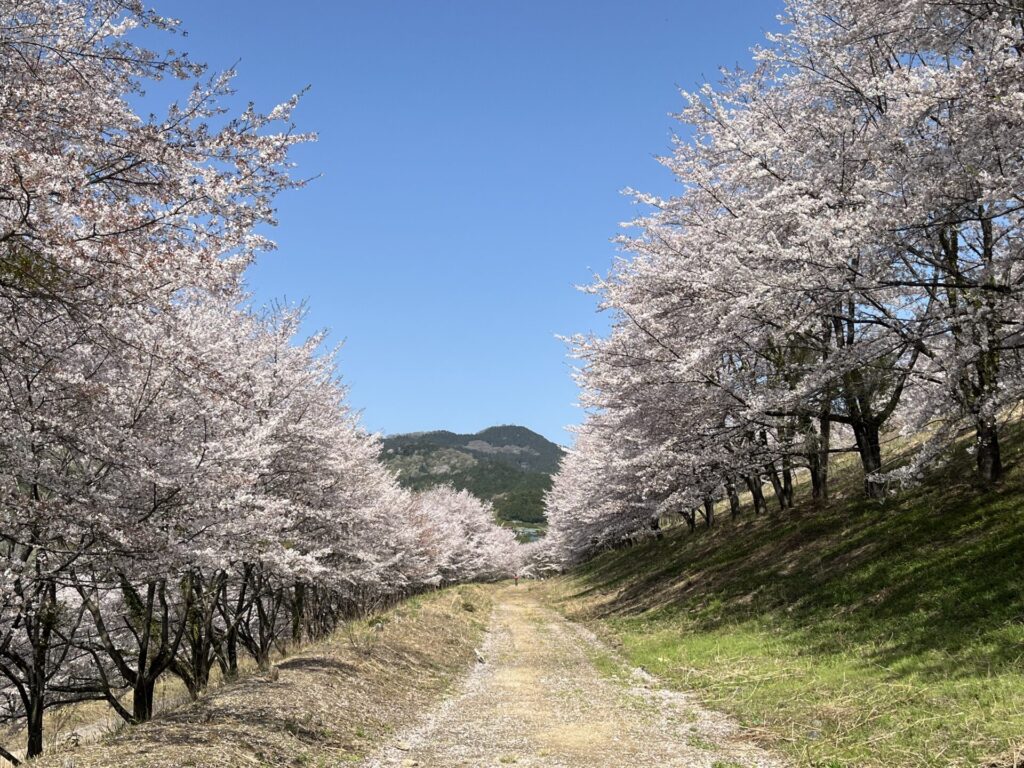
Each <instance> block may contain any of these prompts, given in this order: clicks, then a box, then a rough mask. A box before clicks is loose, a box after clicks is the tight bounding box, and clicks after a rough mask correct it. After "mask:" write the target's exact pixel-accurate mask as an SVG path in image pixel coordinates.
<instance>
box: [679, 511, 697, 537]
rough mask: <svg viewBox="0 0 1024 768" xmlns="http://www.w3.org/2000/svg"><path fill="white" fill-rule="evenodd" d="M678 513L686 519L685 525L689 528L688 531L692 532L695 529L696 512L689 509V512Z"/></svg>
mask: <svg viewBox="0 0 1024 768" xmlns="http://www.w3.org/2000/svg"><path fill="white" fill-rule="evenodd" d="M679 514H681V515H682V516H683V519H684V520H685V521H686V527H687V528H689V529H690V533H693V532H694V531H695V530H696V529H697V513H696V512H694V511H693V510H690V511H689V512H680V513H679Z"/></svg>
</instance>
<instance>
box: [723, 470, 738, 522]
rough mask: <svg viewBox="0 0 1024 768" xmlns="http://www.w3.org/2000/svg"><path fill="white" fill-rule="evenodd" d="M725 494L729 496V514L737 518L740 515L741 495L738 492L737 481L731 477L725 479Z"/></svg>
mask: <svg viewBox="0 0 1024 768" xmlns="http://www.w3.org/2000/svg"><path fill="white" fill-rule="evenodd" d="M725 495H726V496H728V497H729V515H730V516H731V517H732V519H733V520H735V519H736V518H737V517H739V516H740V497H739V494H738V493H736V482H735V481H734V480H733V479H732V478H731V477H727V478H726V479H725Z"/></svg>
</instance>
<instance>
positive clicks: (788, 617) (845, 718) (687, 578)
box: [550, 433, 1024, 768]
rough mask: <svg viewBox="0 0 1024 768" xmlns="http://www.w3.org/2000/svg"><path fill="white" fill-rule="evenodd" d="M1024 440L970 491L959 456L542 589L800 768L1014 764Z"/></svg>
mask: <svg viewBox="0 0 1024 768" xmlns="http://www.w3.org/2000/svg"><path fill="white" fill-rule="evenodd" d="M1022 447H1024V440H1022V439H1021V435H1020V434H1019V433H1018V434H1016V435H1014V436H1013V437H1012V440H1011V441H1009V450H1007V451H1006V453H1007V454H1008V455H1007V457H1006V458H1007V461H1008V464H1009V467H1010V469H1009V473H1008V477H1007V478H1006V481H1005V482H1004V483H1003V484H1002V486H1001V487H1000V488H998V489H996V490H994V491H987V492H983V491H980V490H979V489H977V488H974V487H972V486H971V485H970V484H956V483H954V482H952V481H951V480H950V478H958V477H968V476H969V463H970V457H969V456H968V455H967V454H966V452H965V451H962V450H961V451H958V452H957V453H956V455H954V456H952V457H951V459H950V462H949V464H947V466H946V467H945V468H944V469H943V470H942V471H941V472H937V473H936V474H935V476H934V477H932V478H930V479H929V480H928V481H927V482H926V483H925V484H924V485H923V486H922V487H919V488H916V489H913V490H911V491H906V492H904V493H902V494H899V495H897V496H894V497H893V498H890V499H888V500H886V501H885V502H882V503H878V502H867V501H864V500H860V499H858V498H857V497H856V493H855V491H854V487H855V486H856V485H858V484H859V482H860V479H859V473H858V472H857V471H856V468H855V467H852V466H850V465H849V464H848V463H847V466H846V467H845V468H843V467H840V471H839V472H838V473H837V481H838V482H837V487H838V489H839V496H840V497H839V498H837V499H836V500H835V501H834V502H833V504H832V505H831V506H830V507H829V508H827V509H824V510H818V509H814V508H812V507H811V506H810V505H809V503H804V504H803V505H802V506H798V508H797V509H796V510H793V511H790V512H786V513H785V514H775V515H765V516H762V517H759V518H752V517H750V513H749V512H746V513H745V517H744V518H741V519H740V520H739V521H736V522H733V521H729V520H723V522H722V523H721V525H720V526H719V527H718V528H717V529H713V530H710V531H698V532H697V533H696V534H689V533H688V532H687V531H685V530H684V529H682V528H674V529H670V530H669V531H667V532H666V534H665V536H664V537H663V538H662V539H661V540H660V541H651V542H649V543H646V544H643V545H640V546H636V547H633V548H630V549H624V550H620V551H616V552H610V553H606V554H605V555H603V556H601V557H598V558H596V559H595V560H593V561H591V562H590V563H588V564H586V565H585V566H583V567H581V568H580V569H578V570H576V571H575V572H573V573H571V574H569V575H567V576H565V577H562V578H560V579H556V580H554V581H553V583H552V584H551V585H550V588H551V589H552V590H553V591H554V592H555V595H556V598H557V601H558V603H559V605H560V606H561V607H562V609H563V610H564V611H565V612H566V613H568V614H569V615H570V616H571V617H572V618H576V619H583V620H585V621H587V622H588V623H590V624H591V625H592V626H594V627H595V628H597V629H598V630H599V631H600V632H601V633H602V634H603V635H605V636H606V637H608V638H609V639H611V640H612V641H613V642H614V643H615V644H616V645H617V646H618V647H619V648H620V650H621V651H622V653H623V654H624V655H625V656H626V658H627V659H629V661H630V662H631V663H633V664H635V665H637V666H641V667H643V668H645V669H647V670H649V671H650V672H652V673H654V674H656V675H658V676H659V677H661V678H662V679H663V680H665V681H666V682H668V683H669V684H671V685H675V686H678V687H681V688H686V689H689V690H694V691H696V692H698V694H699V695H700V696H701V697H702V698H703V699H704V700H705V701H706V702H707V704H708V705H709V706H712V707H715V708H717V709H720V710H723V711H726V712H729V713H731V714H733V715H734V716H736V717H737V719H738V720H739V721H740V722H741V724H742V725H743V726H745V727H746V728H748V729H749V730H750V732H751V734H752V735H754V736H755V737H757V738H759V739H761V740H763V741H764V742H767V743H768V744H769V745H770V746H772V747H774V748H776V749H779V750H780V751H782V752H784V753H788V755H789V756H791V757H792V758H793V760H794V762H795V763H796V764H797V765H799V766H806V767H808V768H809V767H811V766H813V767H815V768H846V767H848V766H849V767H851V768H852V767H853V766H858V767H860V766H864V767H871V768H875V767H877V768H881V767H882V766H885V767H886V768H892V766H908V767H910V766H913V767H917V766H921V767H923V766H929V767H932V766H991V767H993V768H995V767H998V768H1010V767H1011V766H1018V765H1024V695H1022V691H1024V568H1022V565H1024V471H1022V467H1021V463H1022V462H1021V457H1022V453H1024V451H1022V450H1021V449H1022Z"/></svg>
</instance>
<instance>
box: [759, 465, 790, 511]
mask: <svg viewBox="0 0 1024 768" xmlns="http://www.w3.org/2000/svg"><path fill="white" fill-rule="evenodd" d="M764 471H765V474H766V475H768V480H769V481H770V482H771V484H772V490H773V491H775V500H776V501H777V502H778V503H779V511H783V510H785V509H786V494H785V491H783V489H782V481H781V480H779V473H778V472H777V471H776V469H775V462H774V461H769V462H768V463H767V464H765V465H764Z"/></svg>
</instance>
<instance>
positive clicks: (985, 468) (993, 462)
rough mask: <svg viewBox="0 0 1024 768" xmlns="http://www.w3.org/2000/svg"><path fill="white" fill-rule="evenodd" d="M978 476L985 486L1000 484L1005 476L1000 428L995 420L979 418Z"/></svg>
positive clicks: (977, 444)
mask: <svg viewBox="0 0 1024 768" xmlns="http://www.w3.org/2000/svg"><path fill="white" fill-rule="evenodd" d="M975 447H976V449H977V459H978V476H979V477H980V478H981V480H982V482H984V483H985V484H992V483H996V482H998V481H999V480H1000V479H1001V478H1002V476H1003V460H1002V457H1001V456H1000V452H999V427H998V426H997V425H996V421H995V419H992V418H987V417H985V416H979V417H978V418H977V440H976V446H975Z"/></svg>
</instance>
